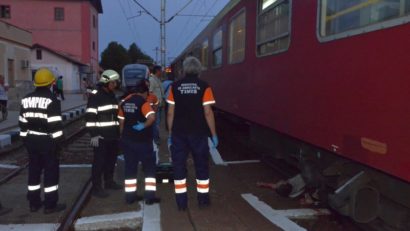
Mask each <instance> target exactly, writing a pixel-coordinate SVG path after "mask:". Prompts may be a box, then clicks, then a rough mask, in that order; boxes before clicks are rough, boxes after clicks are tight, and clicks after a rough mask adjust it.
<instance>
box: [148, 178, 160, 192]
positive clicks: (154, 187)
mask: <svg viewBox="0 0 410 231" xmlns="http://www.w3.org/2000/svg"><path fill="white" fill-rule="evenodd" d="M156 182H157V180H156V179H155V178H152V177H147V178H145V190H146V191H156V190H157V184H156Z"/></svg>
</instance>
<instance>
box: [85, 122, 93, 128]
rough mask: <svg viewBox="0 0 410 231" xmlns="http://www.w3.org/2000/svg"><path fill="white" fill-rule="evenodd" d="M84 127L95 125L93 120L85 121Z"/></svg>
mask: <svg viewBox="0 0 410 231" xmlns="http://www.w3.org/2000/svg"><path fill="white" fill-rule="evenodd" d="M85 126H86V127H95V123H94V122H87V123H86V124H85Z"/></svg>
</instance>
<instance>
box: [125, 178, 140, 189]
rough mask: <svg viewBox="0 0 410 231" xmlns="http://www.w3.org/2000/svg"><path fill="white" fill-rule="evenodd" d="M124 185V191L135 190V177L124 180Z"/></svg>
mask: <svg viewBox="0 0 410 231" xmlns="http://www.w3.org/2000/svg"><path fill="white" fill-rule="evenodd" d="M124 183H125V187H124V191H125V192H136V191H137V179H128V180H125V181H124Z"/></svg>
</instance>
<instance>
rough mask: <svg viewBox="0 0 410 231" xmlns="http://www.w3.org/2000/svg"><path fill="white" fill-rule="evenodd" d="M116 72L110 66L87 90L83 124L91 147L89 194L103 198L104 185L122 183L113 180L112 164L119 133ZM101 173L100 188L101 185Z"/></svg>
mask: <svg viewBox="0 0 410 231" xmlns="http://www.w3.org/2000/svg"><path fill="white" fill-rule="evenodd" d="M119 79H120V76H119V74H118V73H117V72H115V71H113V70H106V71H104V72H103V73H102V75H101V78H100V80H99V85H100V87H99V88H98V89H97V90H93V91H92V92H91V95H90V98H89V100H88V104H87V110H86V122H87V123H86V128H87V129H88V131H89V133H90V135H91V141H90V145H91V146H92V147H94V159H93V164H92V170H91V171H92V176H91V178H92V183H93V191H92V195H93V196H96V197H99V198H105V197H107V196H108V193H107V192H106V191H105V190H104V188H105V189H113V190H119V189H122V186H120V185H118V184H117V183H116V182H115V181H114V168H115V163H116V161H117V154H118V139H119V135H120V129H119V121H118V118H117V114H118V101H117V98H116V96H115V94H114V90H115V88H116V87H117V82H118V81H119ZM102 177H104V188H103V187H102V186H103V185H102Z"/></svg>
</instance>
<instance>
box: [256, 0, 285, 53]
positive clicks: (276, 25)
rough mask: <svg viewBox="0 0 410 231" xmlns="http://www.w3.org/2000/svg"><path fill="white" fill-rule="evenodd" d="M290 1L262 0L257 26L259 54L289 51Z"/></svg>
mask: <svg viewBox="0 0 410 231" xmlns="http://www.w3.org/2000/svg"><path fill="white" fill-rule="evenodd" d="M289 25H290V0H260V1H259V13H258V21H257V26H256V42H257V44H256V47H257V54H258V55H260V56H262V55H268V54H274V53H277V52H280V51H283V50H287V49H288V47H289V41H290V31H289V30H290V27H289Z"/></svg>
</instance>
